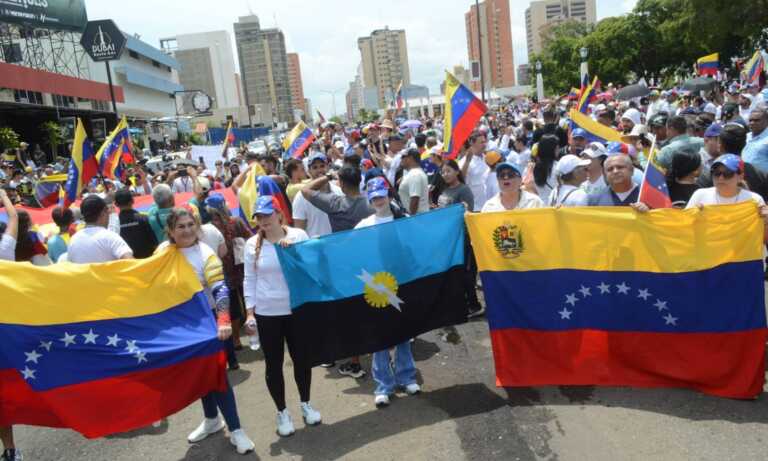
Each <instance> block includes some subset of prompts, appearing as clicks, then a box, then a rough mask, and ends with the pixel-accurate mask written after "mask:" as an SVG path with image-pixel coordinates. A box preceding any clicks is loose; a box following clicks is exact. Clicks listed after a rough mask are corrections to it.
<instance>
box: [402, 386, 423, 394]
mask: <svg viewBox="0 0 768 461" xmlns="http://www.w3.org/2000/svg"><path fill="white" fill-rule="evenodd" d="M419 392H421V387H420V386H419V385H418V384H416V383H411V384H409V385H407V386H405V393H406V394H408V395H416V394H418V393H419Z"/></svg>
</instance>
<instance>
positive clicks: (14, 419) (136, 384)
mask: <svg viewBox="0 0 768 461" xmlns="http://www.w3.org/2000/svg"><path fill="white" fill-rule="evenodd" d="M224 389H226V356H225V355H224V352H223V351H221V352H217V353H215V354H212V355H208V356H204V357H196V358H193V359H190V360H186V361H184V362H180V363H177V364H175V365H172V366H169V367H166V368H157V369H153V370H147V371H140V372H135V373H128V374H126V375H123V376H119V377H115V378H109V379H102V380H98V381H90V382H85V383H80V384H73V385H70V386H62V387H58V388H56V389H51V390H48V391H42V392H35V391H34V390H32V388H30V387H29V386H28V385H27V383H26V381H24V379H23V378H22V377H21V374H19V372H18V371H16V370H8V369H6V370H0V426H9V425H13V424H29V425H33V426H47V427H66V428H71V429H74V430H76V431H78V432H80V433H81V434H83V435H84V436H86V437H88V438H96V437H103V436H105V435H109V434H115V433H118V432H126V431H131V430H134V429H138V428H141V427H145V426H147V425H149V424H152V423H154V422H156V421H158V420H160V419H162V418H165V417H166V416H169V415H172V414H174V413H176V412H178V411H180V410H182V409H184V408H185V407H187V406H188V405H189V404H190V403H192V402H194V401H195V400H197V399H199V398H201V397H203V396H205V395H206V394H208V393H209V392H211V391H212V390H224Z"/></svg>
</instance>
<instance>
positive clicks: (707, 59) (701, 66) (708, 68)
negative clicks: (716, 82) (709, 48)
mask: <svg viewBox="0 0 768 461" xmlns="http://www.w3.org/2000/svg"><path fill="white" fill-rule="evenodd" d="M719 66H720V54H719V53H712V54H708V55H706V56H704V57H701V58H699V59H697V60H696V71H697V72H698V74H699V75H710V76H711V75H717V70H718V67H719Z"/></svg>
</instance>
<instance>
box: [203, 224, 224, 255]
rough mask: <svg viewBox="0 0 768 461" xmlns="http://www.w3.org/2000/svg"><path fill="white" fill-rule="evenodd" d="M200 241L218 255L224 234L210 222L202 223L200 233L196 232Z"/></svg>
mask: <svg viewBox="0 0 768 461" xmlns="http://www.w3.org/2000/svg"><path fill="white" fill-rule="evenodd" d="M198 237H199V238H200V241H202V242H203V243H205V244H206V245H208V246H209V247H210V248H211V249H212V250H213V252H214V253H215V254H216V256H219V246H220V245H223V244H224V243H225V241H224V236H223V235H221V232H220V231H219V229H217V228H216V226H214V225H213V224H211V223H208V224H203V225H202V226H200V233H199V234H198Z"/></svg>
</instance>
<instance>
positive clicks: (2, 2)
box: [0, 0, 88, 32]
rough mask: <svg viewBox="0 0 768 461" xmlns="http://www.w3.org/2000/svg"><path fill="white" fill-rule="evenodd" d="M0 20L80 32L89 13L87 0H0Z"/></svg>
mask: <svg viewBox="0 0 768 461" xmlns="http://www.w3.org/2000/svg"><path fill="white" fill-rule="evenodd" d="M0 22H13V23H17V24H25V25H28V26H32V27H42V28H46V29H60V30H71V31H76V32H80V31H82V30H83V29H84V28H85V24H86V23H87V22H88V14H87V13H86V11H85V0H0Z"/></svg>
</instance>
